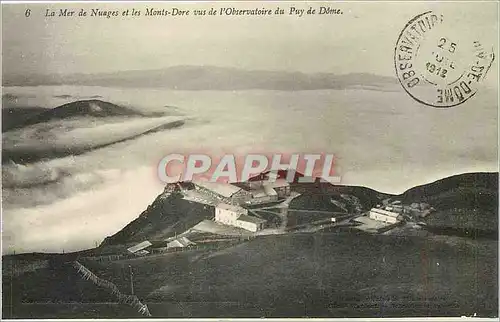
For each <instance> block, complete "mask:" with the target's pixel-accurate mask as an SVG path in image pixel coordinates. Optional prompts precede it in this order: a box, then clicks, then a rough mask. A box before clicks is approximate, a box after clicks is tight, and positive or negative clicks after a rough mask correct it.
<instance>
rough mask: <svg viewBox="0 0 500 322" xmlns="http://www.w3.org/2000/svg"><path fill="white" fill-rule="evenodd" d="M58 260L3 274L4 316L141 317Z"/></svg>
mask: <svg viewBox="0 0 500 322" xmlns="http://www.w3.org/2000/svg"><path fill="white" fill-rule="evenodd" d="M55 262H56V261H53V260H51V263H52V265H51V266H50V267H49V268H46V269H41V270H37V271H36V272H29V273H25V274H23V275H21V276H18V277H7V276H4V277H3V279H2V297H3V302H2V312H3V313H2V317H3V318H74V317H75V316H78V317H81V318H84V317H85V318H99V317H101V318H102V317H109V318H111V317H120V316H122V317H123V316H129V317H140V314H138V313H137V312H135V311H134V310H133V309H132V308H130V307H128V306H126V305H123V304H118V303H116V299H115V298H114V297H113V296H112V295H111V294H109V293H108V292H107V291H106V290H105V289H102V288H98V287H96V286H95V285H94V284H93V283H92V282H90V281H85V280H83V279H81V278H80V277H79V276H78V275H77V273H76V270H75V269H74V268H73V267H71V266H70V265H69V264H64V265H61V264H56V263H55ZM2 264H3V265H5V264H4V263H2ZM11 303H14V305H13V306H12V305H11ZM98 303H101V304H98ZM103 303H106V304H103Z"/></svg>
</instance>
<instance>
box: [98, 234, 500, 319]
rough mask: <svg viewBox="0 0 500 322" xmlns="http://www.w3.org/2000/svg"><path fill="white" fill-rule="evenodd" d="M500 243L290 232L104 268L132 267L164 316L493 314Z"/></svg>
mask: <svg viewBox="0 0 500 322" xmlns="http://www.w3.org/2000/svg"><path fill="white" fill-rule="evenodd" d="M497 247H498V246H497V244H496V243H495V242H492V241H485V242H481V243H479V242H478V243H476V244H474V245H472V246H471V245H470V244H457V245H455V246H450V245H447V244H445V243H440V242H431V241H429V240H426V239H422V238H398V237H394V236H371V235H365V234H358V235H354V234H352V233H340V234H289V235H278V236H266V237H261V238H257V239H255V240H253V241H250V242H247V243H244V244H241V245H238V246H234V247H231V248H229V249H226V250H223V251H218V252H215V253H213V254H211V255H210V256H205V257H200V253H199V252H198V253H197V252H185V253H182V254H170V255H166V256H158V257H152V258H148V259H136V260H129V261H120V262H117V263H114V264H111V263H109V264H104V266H101V267H94V269H96V270H98V271H102V272H103V274H115V275H116V276H120V274H121V273H120V272H121V270H123V267H125V268H126V267H127V266H128V265H131V266H132V267H133V269H134V272H135V274H134V280H135V281H136V285H137V287H136V290H137V294H138V295H139V297H140V298H143V299H145V302H146V303H148V306H149V307H150V310H151V313H152V314H153V315H154V316H198V317H199V316H272V317H275V316H290V315H291V316H357V315H366V316H380V315H384V316H394V315H396V316H397V315H418V316H423V315H462V314H468V315H469V314H473V313H474V312H477V313H478V314H480V315H482V316H485V315H497V303H498V301H497V299H498V295H497V291H496V290H497V274H496V273H497V259H496V256H495V255H496V254H497ZM438 264H439V265H438ZM104 272H107V273H104ZM112 272H114V273H112ZM116 278H117V279H118V280H120V279H121V280H122V282H123V283H124V284H123V285H124V286H123V287H126V283H127V281H126V279H123V278H119V277H116ZM155 302H156V304H155Z"/></svg>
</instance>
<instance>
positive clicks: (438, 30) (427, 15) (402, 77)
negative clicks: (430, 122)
mask: <svg viewBox="0 0 500 322" xmlns="http://www.w3.org/2000/svg"><path fill="white" fill-rule="evenodd" d="M458 27H460V26H456V24H450V23H447V21H446V19H445V17H444V16H443V15H442V14H438V13H435V12H433V11H427V12H424V13H422V14H420V15H418V16H416V17H415V18H413V19H412V20H410V21H409V22H408V23H407V24H406V26H405V27H404V28H403V30H402V31H401V33H400V35H399V38H398V40H397V42H396V47H395V48H394V67H395V69H396V75H397V77H398V80H399V82H400V83H401V86H403V88H404V90H405V91H406V92H407V93H408V94H409V95H410V96H411V97H413V98H414V99H415V100H416V101H418V102H420V103H422V104H425V105H429V106H433V107H442V108H446V107H452V106H457V105H459V104H462V103H464V102H465V101H467V100H468V99H469V98H471V97H472V96H474V95H475V94H476V92H477V88H478V85H479V83H481V81H482V80H483V79H484V77H485V76H486V74H487V72H488V70H489V68H490V67H491V64H492V63H493V60H494V57H495V56H494V54H493V51H492V50H487V49H486V47H484V46H483V44H482V43H481V42H480V41H479V40H477V39H475V37H474V36H473V35H472V36H471V35H470V34H468V32H467V30H466V29H465V30H464V28H458Z"/></svg>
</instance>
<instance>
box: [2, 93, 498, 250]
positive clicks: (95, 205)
mask: <svg viewBox="0 0 500 322" xmlns="http://www.w3.org/2000/svg"><path fill="white" fill-rule="evenodd" d="M3 91H4V94H6V93H8V94H11V95H12V97H16V99H15V104H17V105H16V106H18V107H19V108H22V107H23V106H24V107H26V106H40V107H45V108H53V107H56V106H59V105H61V104H64V103H67V102H71V101H75V100H79V99H88V98H89V97H94V96H96V95H98V96H99V99H101V100H103V101H108V102H111V103H114V104H119V105H124V106H128V107H132V108H135V109H138V110H140V111H147V112H164V113H166V115H167V116H165V117H163V118H154V119H140V118H137V119H133V118H132V119H130V118H127V119H126V120H125V119H123V120H120V119H110V120H100V121H99V120H98V121H95V120H93V121H92V122H90V121H89V120H88V119H85V118H83V119H75V120H71V121H58V122H59V123H57V124H53V125H54V126H52V127H50V128H47V127H46V126H45V127H44V129H43V130H44V131H45V132H43V133H44V135H42V136H38V137H36V136H33V135H29V133H28V132H27V131H35V132H36V131H38V132H40V131H41V129H40V128H37V125H33V126H32V127H30V128H29V129H18V130H15V131H13V132H12V133H11V132H7V133H3V137H2V143H3V144H4V149H5V148H16V146H20V145H23V146H24V147H26V146H27V147H28V148H29V147H33V148H40V147H42V148H44V147H47V148H51V147H54V146H63V147H67V146H72V145H74V146H78V145H80V146H81V145H85V146H88V147H89V149H88V151H87V152H86V153H83V154H79V155H67V156H61V157H57V158H51V159H47V160H38V161H34V162H31V163H27V164H23V163H22V162H15V161H4V162H3V164H2V208H3V209H2V210H3V212H2V220H3V221H2V230H3V233H2V236H3V251H4V253H12V252H16V253H18V252H30V251H45V252H58V251H63V250H64V251H72V250H78V249H84V248H88V247H93V246H95V245H96V244H98V243H100V242H101V241H102V240H103V239H104V238H105V237H106V236H108V235H111V234H113V233H115V232H117V231H118V230H120V229H121V228H122V227H124V226H125V225H126V224H127V223H129V222H130V221H132V220H133V219H135V218H136V217H137V216H138V215H139V214H140V213H141V212H142V211H143V210H145V209H146V207H147V206H148V205H149V204H150V203H151V202H152V201H153V200H154V199H155V198H156V196H157V195H158V194H159V193H160V192H161V191H162V190H163V185H162V184H161V182H160V180H159V179H158V178H157V175H156V171H157V165H158V162H159V161H160V159H161V158H162V157H163V156H165V155H167V154H170V153H185V154H189V153H210V154H211V155H217V154H224V153H234V154H239V155H243V154H245V153H249V152H256V153H266V154H269V153H332V154H335V155H336V157H337V162H338V168H337V169H338V171H339V174H340V175H341V176H342V180H343V182H342V183H343V184H349V185H362V186H367V187H370V188H373V189H376V190H379V191H383V192H388V193H401V192H403V191H404V190H406V189H408V188H410V187H413V186H415V185H419V184H424V183H427V182H431V181H434V180H437V179H440V178H442V177H446V176H449V175H453V174H456V173H463V172H471V171H498V165H497V163H496V160H497V143H498V142H497V122H498V119H497V108H498V106H497V101H496V94H497V93H496V92H492V91H490V90H487V89H484V90H483V91H482V92H479V93H478V94H477V95H476V97H474V98H473V99H471V100H470V101H469V102H468V103H467V104H464V105H461V106H458V107H455V108H452V109H435V108H431V107H425V106H422V105H420V104H418V103H417V102H415V101H414V100H413V99H411V98H410V97H409V96H408V95H407V94H406V93H404V91H402V90H372V89H350V90H317V91H298V92H285V91H258V90H249V91H167V90H162V89H137V90H135V89H120V88H104V87H90V86H89V87H81V86H80V87H72V86H46V87H43V86H39V87H7V88H4V90H3ZM177 120H184V121H185V123H184V125H182V126H180V127H177V128H173V129H168V130H164V131H160V132H155V133H151V134H148V135H144V136H136V135H137V134H139V133H141V132H144V131H147V130H148V129H149V128H151V127H154V126H156V125H158V124H159V123H165V122H167V123H168V122H173V121H177ZM89 122H90V123H89ZM96 122H97V123H96ZM158 122H159V123H158ZM42 126H43V125H42ZM13 133H14V134H13ZM127 137H133V139H130V140H121V139H123V138H127ZM20 138H24V139H20ZM115 141H120V142H119V143H116V144H111V145H108V146H106V147H104V148H93V147H97V146H99V145H101V144H102V143H105V144H109V143H112V142H115Z"/></svg>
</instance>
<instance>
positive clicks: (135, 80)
mask: <svg viewBox="0 0 500 322" xmlns="http://www.w3.org/2000/svg"><path fill="white" fill-rule="evenodd" d="M392 84H397V80H396V79H395V78H392V77H385V76H378V75H373V74H367V73H357V74H346V75H337V74H332V73H314V74H306V73H301V72H288V71H265V70H243V69H237V68H227V67H214V66H176V67H169V68H164V69H154V70H131V71H119V72H112V73H98V74H67V75H60V74H24V75H8V74H7V75H4V77H3V86H39V85H88V86H114V87H161V88H168V89H178V90H245V89H262V90H284V91H287V90H315V89H345V88H350V87H359V86H361V87H363V86H368V87H376V88H377V87H383V86H385V85H392Z"/></svg>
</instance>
